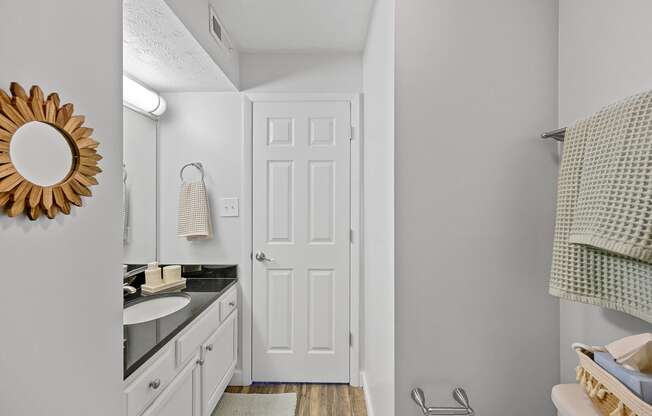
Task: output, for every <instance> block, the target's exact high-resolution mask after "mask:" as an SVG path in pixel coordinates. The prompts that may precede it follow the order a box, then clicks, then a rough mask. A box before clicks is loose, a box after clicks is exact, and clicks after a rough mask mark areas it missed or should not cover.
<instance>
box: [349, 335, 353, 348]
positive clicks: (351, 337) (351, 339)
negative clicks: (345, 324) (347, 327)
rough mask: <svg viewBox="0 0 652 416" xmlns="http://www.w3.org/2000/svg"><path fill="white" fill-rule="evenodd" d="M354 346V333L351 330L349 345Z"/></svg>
mask: <svg viewBox="0 0 652 416" xmlns="http://www.w3.org/2000/svg"><path fill="white" fill-rule="evenodd" d="M352 346H353V334H352V333H350V332H349V347H352Z"/></svg>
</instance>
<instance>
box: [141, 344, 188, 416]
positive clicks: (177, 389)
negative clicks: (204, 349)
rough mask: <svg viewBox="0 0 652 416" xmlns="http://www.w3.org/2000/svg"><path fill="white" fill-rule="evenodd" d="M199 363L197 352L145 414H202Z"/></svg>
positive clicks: (184, 415) (155, 415) (175, 415)
mask: <svg viewBox="0 0 652 416" xmlns="http://www.w3.org/2000/svg"><path fill="white" fill-rule="evenodd" d="M199 363H200V361H199V354H196V356H195V357H193V359H192V360H191V361H190V362H189V363H188V365H186V366H185V367H184V369H183V370H181V372H180V373H179V374H178V375H177V377H176V378H175V379H174V380H173V381H172V383H170V385H169V386H168V388H167V389H165V390H164V391H163V393H161V395H160V396H159V397H158V399H156V401H154V403H153V404H152V405H151V406H150V407H149V409H147V411H146V412H145V413H143V416H201V407H200V406H201V391H200V387H199V386H200V377H201V375H200V365H199Z"/></svg>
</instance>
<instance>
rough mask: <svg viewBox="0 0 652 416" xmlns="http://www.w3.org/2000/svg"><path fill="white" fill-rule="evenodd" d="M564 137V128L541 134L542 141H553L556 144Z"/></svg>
mask: <svg viewBox="0 0 652 416" xmlns="http://www.w3.org/2000/svg"><path fill="white" fill-rule="evenodd" d="M564 136H566V127H564V128H561V129H557V130H552V131H547V132H545V133H542V134H541V138H542V139H553V140H557V141H558V142H563V141H564Z"/></svg>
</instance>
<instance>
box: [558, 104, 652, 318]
mask: <svg viewBox="0 0 652 416" xmlns="http://www.w3.org/2000/svg"><path fill="white" fill-rule="evenodd" d="M646 100H647V101H646ZM649 100H650V93H646V94H642V95H639V96H636V97H632V98H630V99H628V100H625V102H621V103H617V104H614V105H612V106H609V107H607V108H605V109H604V110H602V111H600V112H599V113H597V114H596V115H594V116H592V117H591V118H589V119H587V120H582V121H580V122H578V123H577V124H575V126H573V127H571V128H568V129H567V131H566V135H565V138H564V156H563V158H562V163H561V169H560V173H559V184H558V188H557V220H556V224H555V238H554V243H553V262H552V272H551V279H550V289H549V291H550V294H552V295H554V296H558V297H560V298H562V299H567V300H571V301H576V302H584V303H589V304H592V305H597V306H601V307H605V308H610V309H614V310H618V311H622V312H626V313H628V314H631V315H634V316H637V317H639V318H641V319H644V320H646V321H647V322H652V264H650V263H648V262H646V261H641V260H639V259H638V258H632V257H627V256H624V255H622V254H616V253H615V251H616V250H614V246H613V245H611V246H608V247H606V248H604V247H603V248H596V247H595V246H594V247H592V246H593V245H594V243H595V242H596V241H595V240H591V241H587V240H582V241H579V240H581V239H579V238H578V236H579V235H581V234H582V233H583V232H584V231H585V230H586V229H587V224H590V223H591V221H594V219H593V218H594V217H595V215H596V214H597V215H598V217H599V218H604V216H605V215H607V216H609V215H611V216H615V217H619V221H620V225H617V226H616V227H620V228H621V229H622V227H623V224H625V226H626V227H625V228H627V229H632V228H636V227H641V226H642V227H645V226H646V225H647V226H649V224H648V222H649V221H650V220H652V218H649V217H647V219H646V221H641V219H642V218H644V217H645V214H643V217H639V216H636V215H632V214H631V213H626V214H624V216H623V218H620V216H621V212H620V211H618V210H619V209H621V208H617V207H622V206H623V205H627V204H628V200H627V198H628V195H630V194H632V193H633V194H635V193H636V192H637V191H636V190H632V184H631V183H629V181H630V180H631V178H630V177H629V176H627V175H629V174H630V173H632V171H631V170H627V169H633V168H625V170H622V169H621V168H622V166H623V164H626V163H629V164H632V163H631V161H627V160H626V158H625V159H623V158H622V157H616V158H615V160H616V162H614V163H615V166H614V167H613V170H614V171H613V172H612V169H607V170H605V171H603V172H599V171H596V166H594V165H595V164H596V163H598V162H596V161H595V157H596V153H595V151H596V147H595V146H596V140H601V139H600V137H601V136H600V134H601V133H600V132H601V131H602V132H604V131H605V129H606V130H607V131H610V129H609V127H608V126H607V125H606V124H610V123H611V124H614V125H619V123H620V125H623V124H628V123H629V120H631V113H628V112H627V111H622V109H623V105H625V106H626V105H627V104H623V103H627V102H630V103H632V102H634V103H637V102H638V103H640V102H647V104H645V105H643V106H642V108H644V109H645V110H644V111H648V112H649V111H652V110H651V109H650V107H649V102H650V101H649ZM635 107H636V106H635ZM639 107H641V106H640V105H639ZM639 107H637V108H639ZM639 110H640V108H639ZM616 113H618V114H620V116H616V115H617V114H616ZM615 114H616V115H615ZM628 117H630V118H628ZM646 120H647V121H646V123H650V120H651V118H647V119H646ZM636 123H638V122H635V126H636V125H637V124H636ZM646 128H647V129H648V130H647V132H648V133H647V134H648V136H649V135H650V130H649V127H646ZM611 130H617V131H619V132H620V133H619V134H624V135H627V134H631V128H629V129H628V128H626V127H624V128H623V129H618V128H616V127H612V128H611ZM596 137H597V139H596ZM627 137H629V136H627ZM611 140H616V138H615V137H612V138H611ZM646 146H647V147H646V148H644V149H641V150H642V151H643V152H644V154H645V155H648V156H646V157H649V158H647V159H645V161H641V163H640V164H641V165H645V166H646V168H645V169H646V170H645V172H646V173H642V172H641V171H638V170H637V171H636V175H637V177H638V178H639V179H635V180H634V182H636V181H637V180H641V179H640V178H641V177H643V178H648V179H650V178H652V176H651V175H652V173H651V172H650V169H651V168H652V164H651V163H652V148H650V146H649V144H648V145H646ZM624 148H625V149H626V148H627V144H624ZM630 150H631V149H630ZM616 156H617V155H616ZM621 156H622V155H621ZM587 159H588V163H587ZM634 159H635V160H636V161H637V163H638V159H637V158H634ZM585 164H587V165H589V166H586V165H585ZM619 169H621V170H619ZM636 169H639V168H636ZM589 174H590V175H591V176H588V175H589ZM614 174H616V176H614ZM585 175H587V176H585ZM621 175H625V176H624V177H622V176H621ZM614 177H616V181H617V183H613V182H612V181H613V180H614ZM582 181H584V183H582ZM621 181H624V185H623V184H622V183H621ZM582 185H583V186H584V187H585V188H584V189H583V190H582ZM651 186H652V184H651V183H650V182H646V183H645V184H643V187H645V189H646V190H647V191H648V192H649V189H650V187H651ZM593 191H595V196H592V195H591V192H593ZM605 193H607V194H608V195H607V196H606V197H605ZM604 198H606V200H607V201H610V202H612V203H613V205H609V206H607V207H603V206H599V207H595V206H594V205H591V204H596V203H602V202H596V200H597V201H600V200H601V199H604ZM596 209H597V210H598V211H595V210H596ZM578 215H579V216H578ZM576 221H577V222H576ZM623 221H624V222H623ZM627 221H629V222H627ZM600 222H601V221H598V222H597V223H598V224H600ZM611 222H614V223H615V221H614V220H613V219H612V220H611ZM594 224H595V222H594ZM606 224H607V225H609V221H607V222H606ZM588 228H591V229H592V230H593V231H596V232H597V233H598V234H600V233H602V235H604V233H605V232H607V233H608V232H609V226H607V227H594V226H591V227H588ZM573 233H574V237H573V240H575V241H576V242H579V243H582V244H578V243H573V242H572V241H571V234H573ZM623 234H627V233H623ZM587 244H591V245H587ZM595 245H598V246H599V245H600V244H595ZM605 250H609V251H605ZM641 253H642V252H641ZM629 254H630V255H631V254H636V253H629ZM639 254H640V253H639ZM636 257H638V256H636Z"/></svg>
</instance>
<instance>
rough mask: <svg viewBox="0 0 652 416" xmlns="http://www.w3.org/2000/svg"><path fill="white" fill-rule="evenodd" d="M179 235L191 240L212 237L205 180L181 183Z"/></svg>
mask: <svg viewBox="0 0 652 416" xmlns="http://www.w3.org/2000/svg"><path fill="white" fill-rule="evenodd" d="M177 235H178V236H179V237H185V238H187V239H189V240H193V239H208V238H210V237H212V227H211V218H210V207H209V204H208V192H207V191H206V185H205V184H204V182H203V181H198V182H183V183H182V184H181V192H180V194H179V218H178V223H177Z"/></svg>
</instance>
